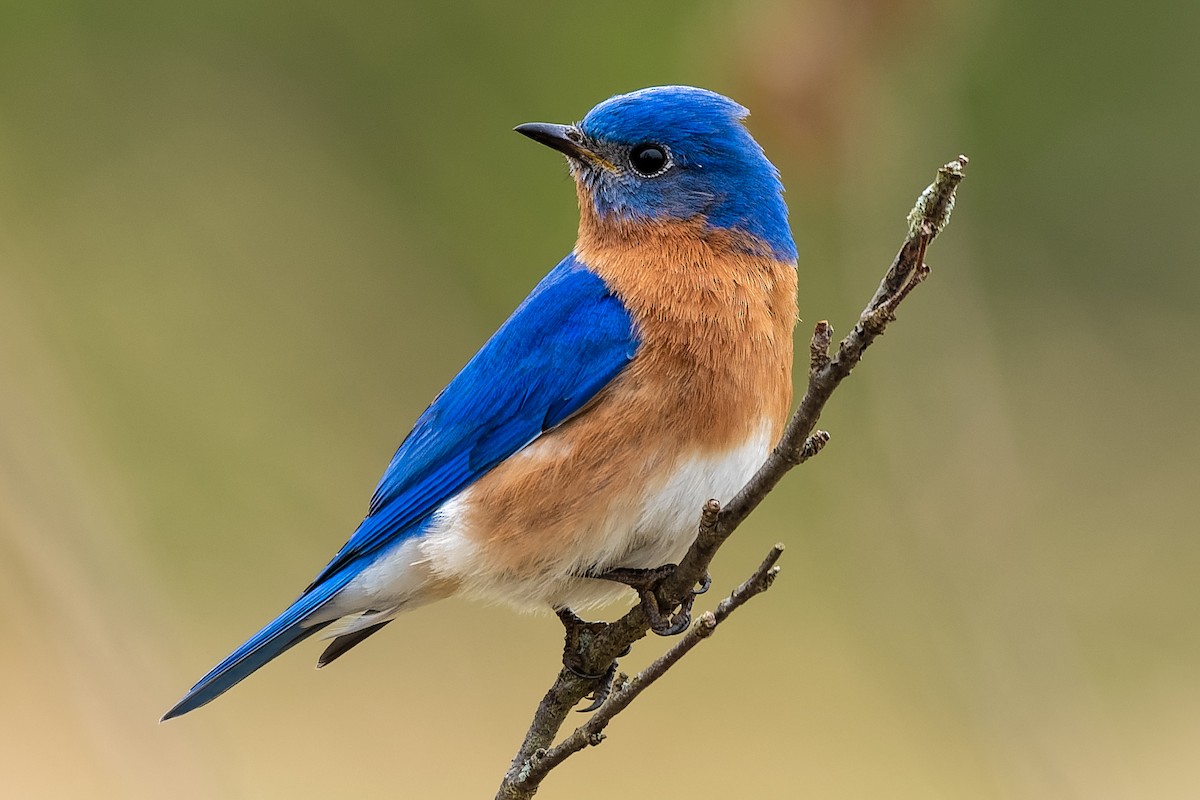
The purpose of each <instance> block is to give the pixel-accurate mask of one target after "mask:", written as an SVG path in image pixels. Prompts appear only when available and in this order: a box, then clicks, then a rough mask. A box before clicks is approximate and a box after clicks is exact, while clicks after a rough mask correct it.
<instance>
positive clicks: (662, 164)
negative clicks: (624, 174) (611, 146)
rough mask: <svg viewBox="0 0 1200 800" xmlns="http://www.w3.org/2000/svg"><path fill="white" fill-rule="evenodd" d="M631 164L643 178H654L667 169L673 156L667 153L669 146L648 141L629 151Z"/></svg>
mask: <svg viewBox="0 0 1200 800" xmlns="http://www.w3.org/2000/svg"><path fill="white" fill-rule="evenodd" d="M629 165H630V166H631V167H633V171H634V172H636V173H637V174H639V175H641V176H642V177H643V178H653V177H655V176H656V175H661V174H662V173H664V172H666V171H667V167H669V166H671V157H670V156H669V155H667V148H665V147H663V146H662V145H660V144H650V143H648V142H646V143H643V144H639V145H635V146H634V148H633V149H632V150H630V151H629Z"/></svg>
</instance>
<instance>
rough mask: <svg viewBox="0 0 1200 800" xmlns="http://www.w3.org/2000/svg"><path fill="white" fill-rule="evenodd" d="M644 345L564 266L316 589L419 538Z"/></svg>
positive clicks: (431, 412)
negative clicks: (447, 507)
mask: <svg viewBox="0 0 1200 800" xmlns="http://www.w3.org/2000/svg"><path fill="white" fill-rule="evenodd" d="M638 344H639V342H638V337H637V331H636V329H635V326H634V322H633V319H632V317H630V315H629V311H628V310H627V309H626V308H625V306H624V304H623V303H622V302H621V300H620V299H619V298H618V297H617V296H616V295H614V294H613V293H612V291H611V290H610V289H609V287H608V285H607V284H605V283H604V281H603V280H602V279H601V278H600V277H599V276H597V275H596V274H595V273H593V272H592V271H591V270H589V269H588V268H587V266H586V265H585V264H584V263H583V262H581V261H579V260H578V259H577V258H576V257H575V256H574V254H572V255H570V256H568V257H567V258H565V259H563V261H562V262H561V263H560V264H559V265H558V266H557V267H555V268H554V269H553V270H552V271H551V272H550V274H549V275H547V276H546V277H545V278H544V279H542V281H541V283H539V284H538V285H537V287H535V288H534V290H533V292H531V293H530V295H529V297H527V298H526V299H525V301H524V302H523V303H522V304H521V305H520V306H519V307H518V308H517V310H516V311H515V312H513V315H512V316H511V317H509V319H508V321H506V322H505V323H504V324H503V325H502V326H501V327H500V329H499V330H498V331H496V333H495V334H494V335H493V336H492V338H491V339H489V340H488V342H487V343H486V344H485V345H484V346H483V348H482V349H480V351H479V352H478V353H477V354H476V355H475V357H474V358H472V359H471V360H470V361H469V362H468V363H467V365H466V366H465V367H463V369H462V371H461V372H459V373H458V375H457V376H455V378H454V379H453V380H452V381H451V382H450V384H449V385H448V386H447V387H446V388H445V389H444V390H443V391H442V393H441V394H439V395H438V396H437V398H436V399H435V400H434V401H433V403H432V404H431V405H430V406H429V408H427V409H426V410H425V412H424V413H423V414H421V416H420V417H419V418H418V419H417V422H416V424H415V425H414V426H413V429H412V432H411V433H409V435H408V436H407V438H405V440H404V442H403V443H402V444H401V445H400V447H399V449H398V450H397V451H396V454H395V455H394V456H393V457H392V460H391V463H390V464H389V465H388V468H387V471H386V472H384V475H383V478H382V479H381V480H380V481H379V485H378V487H376V489H375V494H374V496H373V497H372V498H371V505H370V509H369V511H368V513H367V517H366V519H364V520H363V522H362V524H361V525H359V527H358V529H357V530H356V531H355V532H354V535H353V536H352V537H351V538H350V540H349V541H348V542H346V544H345V546H343V547H342V549H341V550H340V551H339V552H338V554H337V555H336V556H334V558H333V560H332V561H331V562H330V563H329V564H328V565H327V566H326V567H325V569H324V570H322V571H321V574H320V575H318V576H317V578H316V580H315V581H313V584H312V586H317V585H319V584H320V583H321V582H322V581H324V580H326V579H327V578H328V577H329V576H331V575H333V574H335V573H337V572H338V571H339V570H340V569H342V568H343V567H344V566H345V565H347V564H348V563H350V562H352V561H358V560H360V559H363V558H364V557H365V556H368V555H371V554H373V553H375V552H377V551H379V550H380V549H382V548H385V547H388V546H390V545H392V544H394V543H396V542H397V541H400V540H402V539H403V538H405V537H406V536H409V535H412V533H414V532H415V531H419V530H420V528H421V524H422V523H423V522H424V521H425V520H426V519H427V518H428V517H429V516H430V515H431V514H432V513H433V512H434V511H435V510H436V509H437V507H438V506H440V505H441V504H442V503H444V502H445V501H446V500H448V499H450V498H451V497H453V496H454V495H455V494H457V493H458V492H460V491H461V490H462V489H464V488H466V487H467V486H469V485H470V484H471V483H472V482H474V481H475V480H477V479H478V478H479V477H480V476H481V475H483V474H484V473H486V472H487V471H488V470H490V469H491V468H492V467H494V466H496V465H497V464H498V463H500V462H501V461H503V460H504V459H506V458H508V457H509V456H511V455H512V454H513V453H515V452H517V451H518V450H520V449H521V448H522V447H524V446H525V445H526V444H528V443H529V442H531V441H533V440H534V439H536V438H537V437H538V436H539V435H541V434H542V433H543V432H544V431H547V430H550V429H551V428H553V427H554V426H556V425H558V424H559V423H561V422H562V421H563V420H565V419H566V418H567V417H569V416H571V415H572V414H574V413H575V412H576V411H578V410H579V409H580V408H582V407H583V406H584V405H585V404H586V403H587V402H588V401H589V400H591V399H592V398H593V397H595V396H596V394H597V393H598V392H599V391H600V390H601V389H603V388H604V387H605V386H606V385H607V384H608V383H609V382H610V381H611V380H612V379H613V378H614V377H616V375H617V374H618V373H619V372H620V371H621V370H622V369H624V368H625V366H626V365H627V364H628V363H629V362H630V361H631V360H632V359H633V356H634V354H635V353H636V352H637V348H638ZM310 588H311V587H310Z"/></svg>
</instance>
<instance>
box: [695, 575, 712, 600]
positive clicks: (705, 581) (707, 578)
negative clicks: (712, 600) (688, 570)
mask: <svg viewBox="0 0 1200 800" xmlns="http://www.w3.org/2000/svg"><path fill="white" fill-rule="evenodd" d="M711 588H712V575H709V574H708V570H705V571H704V577H702V578H701V579H700V585H699V586H698V587H696V588H695V589H693V590H692V594H694V595H696V594H704V593H705V592H707V591H708V590H709V589H711Z"/></svg>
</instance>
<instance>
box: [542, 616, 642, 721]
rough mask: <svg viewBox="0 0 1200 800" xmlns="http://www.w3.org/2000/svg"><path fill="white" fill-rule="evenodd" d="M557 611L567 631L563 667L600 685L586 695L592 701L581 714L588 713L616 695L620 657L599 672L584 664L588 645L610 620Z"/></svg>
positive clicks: (627, 649)
mask: <svg viewBox="0 0 1200 800" xmlns="http://www.w3.org/2000/svg"><path fill="white" fill-rule="evenodd" d="M554 613H555V614H557V615H558V619H559V621H560V622H562V624H563V628H564V629H565V630H566V636H565V638H564V641H563V667H564V668H566V670H567V671H568V672H570V673H571V674H572V675H574V676H575V677H577V678H582V679H583V680H585V681H596V687H595V688H594V689H592V691H591V692H590V693H589V694H588V695H587V696H586V697H585V698H584V699H585V700H586V699H588V698H590V699H591V701H592V702H591V703H590V704H588V706H587V707H586V708H581V709H579V711H580V712H581V713H584V714H587V713H589V712H592V711H595V710H596V709H597V708H599V707H600V706H602V705H604V701H605V700H607V699H608V696H609V695H610V694H612V688H613V683H614V682H615V681H616V679H617V662H616V659H614V660H613V661H612V663H611V664H609V665H608V667H606V668H605V670H604V671H603V672H599V673H592V672H589V671H587V670H585V669H584V664H583V649H584V647H585V646H586V645H587V644H588V643H589V642H590V641H591V639H592V638H593V637H595V636H596V635H597V634H598V633H600V632H601V631H603V630H604V629H605V628H607V627H608V623H607V622H586V621H584V620H583V619H580V617H579V615H578V614H576V613H575V612H574V611H572V610H571V609H569V608H556V609H554ZM628 652H629V648H628V647H627V648H625V650H624V651H623V652H622V653H621V655H626V654H627V653H628Z"/></svg>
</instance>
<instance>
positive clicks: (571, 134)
mask: <svg viewBox="0 0 1200 800" xmlns="http://www.w3.org/2000/svg"><path fill="white" fill-rule="evenodd" d="M513 130H514V131H516V132H517V133H520V134H522V135H524V136H528V137H529V138H530V139H533V140H534V141H535V142H541V143H542V144H544V145H546V147H550V148H553V149H555V150H557V151H558V152H560V153H565V154H567V155H568V156H571V157H572V158H591V159H595V158H596V154H595V153H593V152H592V151H591V150H590V149H589V148H588V147H587V145H586V144H585V141H586V140H585V139H584V137H583V133H582V132H580V130H579V128H576V127H575V126H574V125H555V124H554V123H551V122H526V123H525V124H524V125H518V126H517V127H515V128H513Z"/></svg>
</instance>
